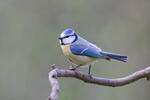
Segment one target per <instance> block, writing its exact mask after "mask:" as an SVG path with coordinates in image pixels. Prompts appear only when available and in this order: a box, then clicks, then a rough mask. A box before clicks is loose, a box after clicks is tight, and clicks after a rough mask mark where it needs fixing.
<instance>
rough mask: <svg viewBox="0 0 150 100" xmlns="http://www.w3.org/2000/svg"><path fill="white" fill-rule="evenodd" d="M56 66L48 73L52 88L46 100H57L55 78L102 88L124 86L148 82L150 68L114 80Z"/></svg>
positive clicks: (57, 87) (57, 88)
mask: <svg viewBox="0 0 150 100" xmlns="http://www.w3.org/2000/svg"><path fill="white" fill-rule="evenodd" d="M55 66H56V65H52V68H53V70H52V71H50V72H49V81H50V83H51V86H52V92H51V94H50V96H49V99H48V100H58V91H59V84H58V81H57V77H73V78H77V79H79V80H82V81H84V82H87V83H92V84H97V85H104V86H111V87H117V86H123V85H126V84H130V83H132V82H134V81H137V80H139V79H141V78H146V79H147V80H150V66H149V67H147V68H145V69H143V70H140V71H137V72H135V73H133V74H131V75H129V76H126V77H123V78H116V79H108V78H101V77H94V76H91V75H88V74H85V73H83V72H80V71H77V70H74V71H73V70H63V69H59V68H56V67H55Z"/></svg>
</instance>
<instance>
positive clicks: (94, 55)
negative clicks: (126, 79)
mask: <svg viewBox="0 0 150 100" xmlns="http://www.w3.org/2000/svg"><path fill="white" fill-rule="evenodd" d="M58 39H59V42H60V45H61V49H62V51H63V54H64V55H65V56H66V57H67V58H68V59H69V61H70V62H71V63H73V64H75V65H76V66H75V67H72V68H71V70H76V69H77V68H78V67H80V66H85V65H88V66H89V70H88V74H89V75H90V72H91V64H92V63H93V62H95V61H97V60H99V59H104V60H108V61H111V59H114V60H118V61H122V62H127V59H128V58H127V56H124V55H120V54H117V53H111V52H106V51H103V50H102V49H101V48H100V47H98V46H96V45H95V44H93V43H91V42H89V41H87V40H85V39H84V38H82V37H80V36H79V35H78V34H77V33H76V32H75V31H74V30H73V29H72V28H68V29H65V30H64V31H63V32H62V33H61V34H60V36H59V37H58Z"/></svg>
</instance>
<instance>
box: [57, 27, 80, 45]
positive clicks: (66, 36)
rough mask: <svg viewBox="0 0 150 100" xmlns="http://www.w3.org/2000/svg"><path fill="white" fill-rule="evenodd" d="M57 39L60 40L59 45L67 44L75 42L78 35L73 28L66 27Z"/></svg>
mask: <svg viewBox="0 0 150 100" xmlns="http://www.w3.org/2000/svg"><path fill="white" fill-rule="evenodd" d="M58 39H59V40H60V44H61V45H67V44H71V43H73V42H75V41H76V40H77V39H78V35H77V34H76V33H75V31H74V30H73V29H71V28H68V29H66V30H64V31H63V32H62V33H61V34H60V37H59V38H58Z"/></svg>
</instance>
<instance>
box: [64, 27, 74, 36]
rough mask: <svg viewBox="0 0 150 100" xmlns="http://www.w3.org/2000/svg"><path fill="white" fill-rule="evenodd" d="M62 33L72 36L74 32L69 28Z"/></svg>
mask: <svg viewBox="0 0 150 100" xmlns="http://www.w3.org/2000/svg"><path fill="white" fill-rule="evenodd" d="M63 33H64V34H66V35H73V34H74V30H73V29H71V28H68V29H66V30H64V32H63Z"/></svg>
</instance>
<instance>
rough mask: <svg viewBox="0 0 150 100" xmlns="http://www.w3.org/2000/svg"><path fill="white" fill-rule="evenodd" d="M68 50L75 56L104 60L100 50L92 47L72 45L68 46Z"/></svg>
mask: <svg viewBox="0 0 150 100" xmlns="http://www.w3.org/2000/svg"><path fill="white" fill-rule="evenodd" d="M70 50H71V52H72V53H73V54H76V55H81V56H89V57H95V58H104V56H103V55H101V53H100V50H99V49H97V48H96V47H94V46H87V45H79V44H74V45H71V46H70Z"/></svg>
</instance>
